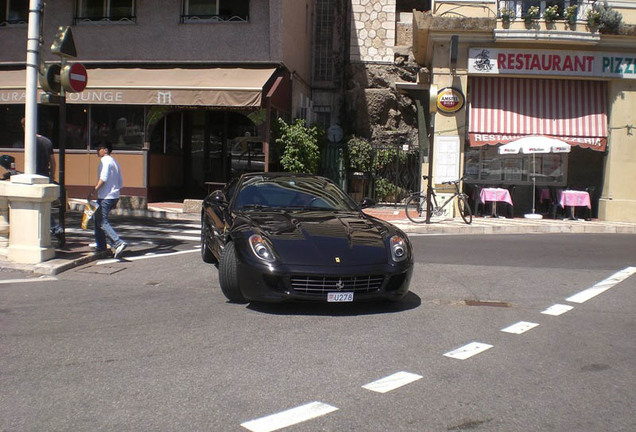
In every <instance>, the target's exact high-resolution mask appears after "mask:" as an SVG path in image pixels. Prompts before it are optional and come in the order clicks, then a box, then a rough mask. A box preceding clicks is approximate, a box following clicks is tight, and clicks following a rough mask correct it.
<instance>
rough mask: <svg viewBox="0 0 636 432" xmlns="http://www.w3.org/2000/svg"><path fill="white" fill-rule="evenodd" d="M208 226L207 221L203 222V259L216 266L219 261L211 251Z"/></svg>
mask: <svg viewBox="0 0 636 432" xmlns="http://www.w3.org/2000/svg"><path fill="white" fill-rule="evenodd" d="M209 234H210V233H209V229H208V224H207V223H206V221H205V220H202V221H201V259H202V260H203V262H206V263H208V264H216V263H218V260H217V259H216V257H215V256H214V254H213V253H212V250H211V249H210V239H209Z"/></svg>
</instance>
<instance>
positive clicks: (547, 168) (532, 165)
mask: <svg viewBox="0 0 636 432" xmlns="http://www.w3.org/2000/svg"><path fill="white" fill-rule="evenodd" d="M567 167H568V154H567V153H559V154H535V155H532V154H515V155H503V156H502V155H500V154H499V152H498V147H497V146H483V147H480V148H471V149H470V150H467V151H466V154H465V176H466V178H467V179H468V180H469V181H470V182H472V183H478V184H487V185H521V184H531V183H532V173H534V174H535V175H536V183H537V184H542V185H552V186H563V185H565V184H566V179H567Z"/></svg>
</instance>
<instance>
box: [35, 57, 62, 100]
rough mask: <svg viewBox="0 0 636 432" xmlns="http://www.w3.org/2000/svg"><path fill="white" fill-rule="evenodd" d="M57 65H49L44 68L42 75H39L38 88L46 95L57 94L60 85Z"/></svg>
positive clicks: (58, 66) (59, 70)
mask: <svg viewBox="0 0 636 432" xmlns="http://www.w3.org/2000/svg"><path fill="white" fill-rule="evenodd" d="M61 70H62V68H61V67H60V65H59V64H50V65H46V66H45V67H44V74H40V87H42V89H44V91H45V92H47V93H52V94H58V93H60V88H61V85H62V80H61V78H60V72H61Z"/></svg>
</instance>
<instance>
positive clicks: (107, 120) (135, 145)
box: [90, 105, 144, 150]
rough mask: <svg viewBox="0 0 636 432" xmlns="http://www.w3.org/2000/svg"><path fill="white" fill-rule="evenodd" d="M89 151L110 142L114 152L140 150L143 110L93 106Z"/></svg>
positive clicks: (131, 107) (142, 136) (142, 135)
mask: <svg viewBox="0 0 636 432" xmlns="http://www.w3.org/2000/svg"><path fill="white" fill-rule="evenodd" d="M90 133H91V135H90V141H91V149H96V148H97V145H98V144H100V143H103V142H110V143H111V144H112V145H113V148H114V149H116V150H141V148H142V147H143V143H144V108H143V107H138V106H121V105H95V106H93V107H92V108H91V131H90Z"/></svg>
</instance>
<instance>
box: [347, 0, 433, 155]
mask: <svg viewBox="0 0 636 432" xmlns="http://www.w3.org/2000/svg"><path fill="white" fill-rule="evenodd" d="M350 1H351V20H352V21H351V46H350V53H349V60H350V63H349V66H348V70H347V76H348V80H347V83H346V95H345V100H346V107H345V117H346V120H345V122H344V123H343V124H344V125H345V127H344V128H345V133H346V134H347V135H356V136H359V137H363V138H366V139H367V140H369V141H370V142H371V143H372V144H374V145H383V144H387V143H390V142H395V141H396V140H399V141H401V142H407V143H409V144H410V145H412V146H413V145H414V146H417V145H418V141H417V111H416V108H415V104H414V102H413V100H412V99H411V98H409V97H408V96H405V95H402V94H400V93H398V91H397V90H396V87H395V83H396V81H409V82H415V81H416V76H417V72H418V71H419V69H420V67H419V66H418V65H417V63H416V62H415V59H414V58H413V55H412V49H411V46H412V24H411V23H410V22H408V21H406V20H403V21H406V22H400V23H398V16H399V15H398V14H397V13H396V0H350ZM409 15H410V14H409ZM407 19H408V18H407ZM398 24H399V25H398ZM398 32H399V34H398ZM402 33H405V34H402ZM398 40H400V41H406V44H405V45H406V46H396V41H398ZM407 44H408V45H407Z"/></svg>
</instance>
